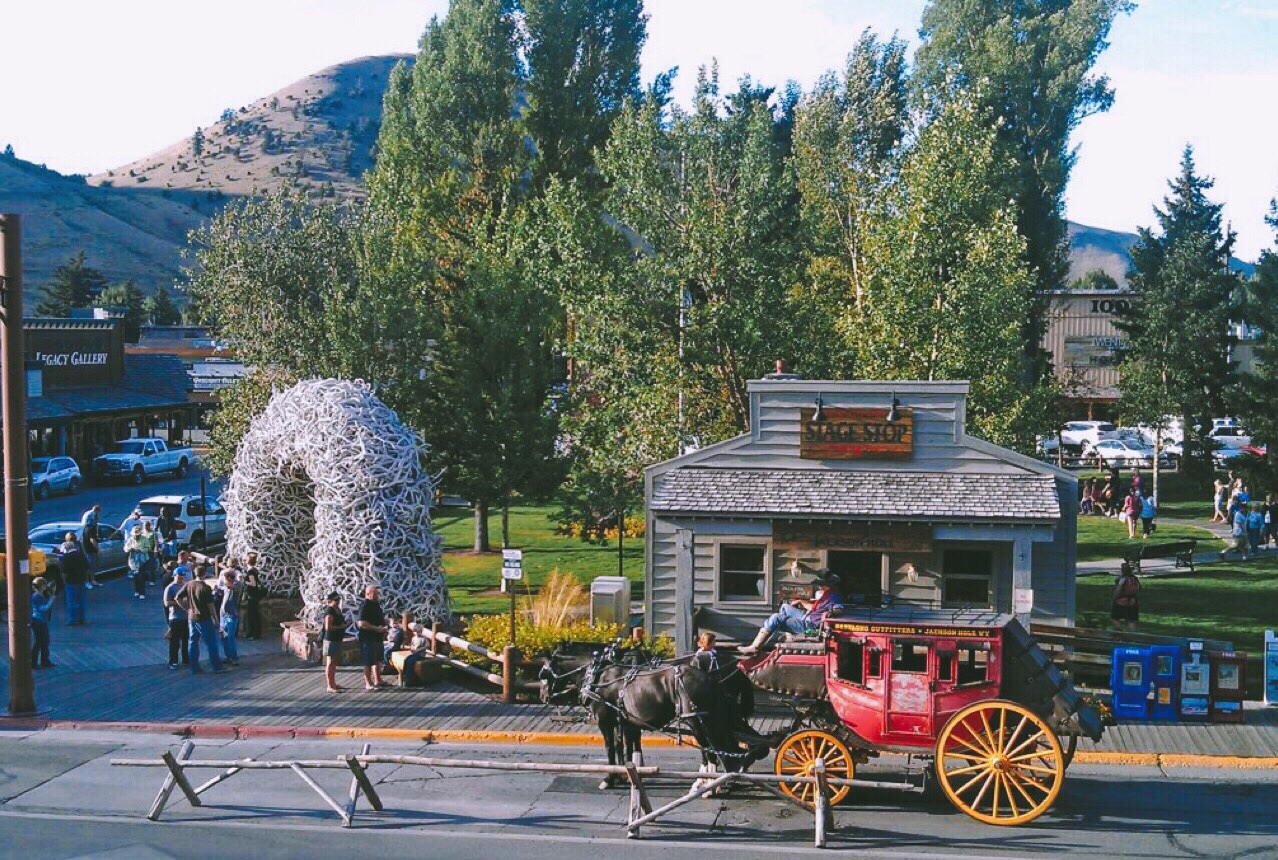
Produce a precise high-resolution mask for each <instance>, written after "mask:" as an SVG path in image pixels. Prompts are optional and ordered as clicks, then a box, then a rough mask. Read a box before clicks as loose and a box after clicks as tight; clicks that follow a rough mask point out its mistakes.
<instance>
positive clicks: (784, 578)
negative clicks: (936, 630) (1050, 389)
mask: <svg viewBox="0 0 1278 860" xmlns="http://www.w3.org/2000/svg"><path fill="white" fill-rule="evenodd" d="M967 391H968V386H967V383H965V382H896V383H886V382H862V381H834V382H831V381H809V380H803V379H799V378H797V377H793V376H790V375H784V374H775V375H772V376H770V377H768V378H765V379H763V380H758V381H755V382H751V383H750V385H749V393H750V415H751V428H750V431H749V432H748V433H745V434H742V435H741V436H738V437H736V438H733V439H729V440H727V441H725V442H722V443H719V444H718V445H713V446H710V447H708V448H705V449H702V450H700V451H697V452H694V453H691V454H686V455H684V456H682V457H678V458H676V459H673V460H669V461H667V462H664V463H659V464H657V465H654V466H651V467H649V469H648V470H647V473H646V479H645V480H646V485H645V493H646V507H647V537H646V540H647V560H646V565H647V568H646V584H647V590H646V607H645V608H646V615H645V617H646V619H647V624H648V626H649V632H650V633H653V634H659V633H668V634H670V635H672V636H674V637H675V640H676V644H677V646H678V647H679V650H680V652H681V653H683V652H686V651H687V650H689V649H690V648H691V646H692V642H693V637H694V635H695V632H696V631H697V630H698V629H708V630H712V631H714V632H715V633H717V634H718V635H719V636H720V637H721V638H722V639H726V640H732V641H749V639H750V638H751V637H752V636H753V633H754V631H755V630H757V629H758V627H759V625H760V624H761V623H762V621H763V620H764V619H765V618H766V617H767V616H768V615H769V614H770V613H771V612H773V611H774V610H775V608H776V607H777V605H778V604H779V603H780V602H781V601H782V600H784V599H787V598H792V597H795V596H801V595H803V594H805V593H806V592H808V591H809V590H810V587H811V582H812V580H813V578H814V575H815V573H816V571H818V570H822V569H828V570H829V571H831V572H832V573H836V574H838V575H839V576H840V578H841V581H842V584H843V591H844V595H845V597H846V598H847V599H848V600H849V601H850V602H854V603H858V604H863V605H865V606H871V607H873V606H886V605H893V606H898V607H900V606H909V605H916V606H920V607H927V608H933V609H936V608H951V607H952V608H955V609H959V608H970V607H983V608H989V609H991V610H994V611H998V612H1014V613H1016V614H1017V615H1018V616H1019V617H1020V618H1021V619H1022V621H1028V620H1030V619H1031V618H1032V619H1033V620H1034V621H1051V622H1058V623H1073V619H1074V564H1075V537H1076V529H1077V518H1076V510H1075V502H1074V500H1075V498H1076V497H1077V487H1078V483H1077V479H1076V478H1075V477H1074V476H1073V475H1071V474H1070V473H1069V472H1066V471H1064V470H1060V469H1057V468H1055V467H1054V466H1051V465H1049V464H1045V463H1041V462H1039V461H1037V460H1034V459H1032V458H1028V457H1025V456H1022V455H1020V454H1017V453H1015V452H1013V451H1009V450H1006V449H1003V448H1000V447H998V446H995V445H992V444H990V443H988V442H984V441H982V440H979V439H976V438H974V437H972V436H969V435H967V433H966V428H965V409H966V398H967Z"/></svg>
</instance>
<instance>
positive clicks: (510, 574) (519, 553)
mask: <svg viewBox="0 0 1278 860" xmlns="http://www.w3.org/2000/svg"><path fill="white" fill-rule="evenodd" d="M501 578H502V579H503V580H506V579H511V580H514V579H523V578H524V551H523V550H522V549H503V550H502V551H501Z"/></svg>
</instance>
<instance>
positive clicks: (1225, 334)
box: [1118, 146, 1241, 474]
mask: <svg viewBox="0 0 1278 860" xmlns="http://www.w3.org/2000/svg"><path fill="white" fill-rule="evenodd" d="M1213 184H1214V183H1213V181H1212V180H1211V179H1209V178H1207V177H1204V176H1200V175H1199V174H1198V172H1197V168H1196V166H1195V164H1194V154H1193V149H1192V148H1191V147H1188V146H1186V147H1185V151H1184V154H1183V155H1182V157H1181V162H1180V173H1179V174H1178V175H1177V176H1176V177H1175V178H1174V179H1172V180H1171V181H1169V182H1168V187H1169V188H1170V190H1171V194H1170V195H1169V196H1167V197H1165V198H1163V208H1162V209H1159V208H1157V207H1155V209H1154V214H1155V216H1156V217H1157V219H1158V229H1157V231H1155V230H1153V229H1150V228H1141V230H1140V233H1139V238H1138V239H1137V240H1136V243H1135V244H1134V245H1132V248H1131V258H1132V267H1131V270H1130V271H1129V272H1128V273H1127V282H1128V284H1129V285H1130V286H1131V288H1132V289H1133V290H1134V291H1135V292H1136V293H1138V294H1139V300H1138V301H1134V302H1132V303H1131V304H1130V306H1129V308H1128V310H1126V311H1125V312H1123V313H1122V314H1121V315H1120V318H1119V320H1118V326H1119V328H1120V329H1122V330H1123V331H1124V332H1125V333H1126V335H1127V339H1128V345H1127V348H1126V349H1125V351H1124V355H1123V361H1122V364H1121V379H1122V387H1123V400H1124V409H1125V411H1126V412H1127V413H1128V417H1130V418H1133V419H1136V420H1138V421H1145V422H1148V423H1150V424H1153V425H1155V426H1160V425H1161V424H1162V423H1164V419H1163V416H1166V415H1179V416H1181V417H1182V426H1183V427H1184V428H1185V445H1184V454H1183V462H1184V465H1185V468H1186V469H1188V470H1189V471H1190V473H1191V474H1194V473H1195V472H1196V471H1197V472H1201V470H1202V467H1204V466H1207V465H1208V464H1209V463H1210V455H1209V454H1208V455H1206V457H1200V452H1199V451H1198V450H1197V446H1196V445H1195V444H1194V442H1195V440H1194V434H1193V433H1192V426H1193V424H1194V421H1193V416H1195V415H1222V414H1225V413H1226V412H1227V411H1228V410H1227V409H1226V405H1225V398H1226V395H1227V393H1228V392H1230V391H1231V390H1232V385H1233V382H1234V379H1235V370H1234V366H1233V364H1232V363H1231V361H1230V345H1231V342H1232V338H1231V335H1230V320H1231V318H1232V317H1233V316H1234V313H1235V311H1236V309H1237V300H1238V299H1239V297H1240V286H1241V283H1240V281H1239V278H1238V276H1237V275H1236V274H1234V273H1233V272H1231V271H1230V269H1229V258H1230V253H1231V251H1232V249H1233V246H1234V233H1233V231H1231V230H1227V229H1225V227H1224V226H1223V224H1222V222H1221V208H1222V207H1221V204H1219V203H1213V202H1212V201H1211V200H1210V199H1209V198H1208V197H1207V192H1209V191H1210V190H1211V188H1212V186H1213Z"/></svg>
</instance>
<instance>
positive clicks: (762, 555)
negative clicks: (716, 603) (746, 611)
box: [719, 544, 768, 601]
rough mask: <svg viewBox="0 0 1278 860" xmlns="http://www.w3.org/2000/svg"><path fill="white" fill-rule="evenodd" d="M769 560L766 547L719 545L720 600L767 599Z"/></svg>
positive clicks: (758, 545) (759, 545)
mask: <svg viewBox="0 0 1278 860" xmlns="http://www.w3.org/2000/svg"><path fill="white" fill-rule="evenodd" d="M767 557H768V547H767V545H766V544H720V545H719V599H720V600H754V601H758V600H762V599H764V598H765V587H766V584H767V575H766V569H765V563H766V561H767Z"/></svg>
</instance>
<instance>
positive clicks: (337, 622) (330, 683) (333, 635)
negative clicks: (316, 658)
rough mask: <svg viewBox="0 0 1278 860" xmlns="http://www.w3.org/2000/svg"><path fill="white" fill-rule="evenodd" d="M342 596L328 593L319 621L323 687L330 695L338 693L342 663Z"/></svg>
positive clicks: (344, 618) (343, 622) (343, 630)
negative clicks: (338, 679) (338, 668)
mask: <svg viewBox="0 0 1278 860" xmlns="http://www.w3.org/2000/svg"><path fill="white" fill-rule="evenodd" d="M341 601H342V596H341V595H340V594H338V593H337V592H336V591H332V592H329V595H328V597H326V598H325V599H324V602H325V603H326V604H327V605H326V606H325V607H324V615H323V616H322V618H321V620H320V627H321V631H320V633H321V643H322V645H321V647H322V648H323V657H324V685H325V688H326V689H327V690H328V691H329V692H330V693H340V692H341V691H342V688H341V687H339V686H337V667H338V666H339V665H341V662H342V640H343V639H345V638H346V617H345V616H344V615H342V610H341V609H340V606H341Z"/></svg>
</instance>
